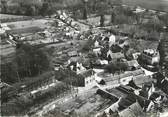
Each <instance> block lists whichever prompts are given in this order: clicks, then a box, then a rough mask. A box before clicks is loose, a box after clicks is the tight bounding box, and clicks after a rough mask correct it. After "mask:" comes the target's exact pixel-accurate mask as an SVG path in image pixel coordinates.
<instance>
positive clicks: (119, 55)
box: [107, 50, 125, 60]
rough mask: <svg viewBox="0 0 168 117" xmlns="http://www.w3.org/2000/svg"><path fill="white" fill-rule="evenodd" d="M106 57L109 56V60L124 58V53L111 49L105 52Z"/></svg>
mask: <svg viewBox="0 0 168 117" xmlns="http://www.w3.org/2000/svg"><path fill="white" fill-rule="evenodd" d="M107 58H111V60H118V59H122V58H125V56H124V54H123V53H121V52H117V53H113V52H112V51H111V50H109V51H108V52H107Z"/></svg>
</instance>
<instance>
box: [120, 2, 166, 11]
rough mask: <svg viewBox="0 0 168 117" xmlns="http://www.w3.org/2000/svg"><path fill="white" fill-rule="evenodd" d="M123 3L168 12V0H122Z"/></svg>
mask: <svg viewBox="0 0 168 117" xmlns="http://www.w3.org/2000/svg"><path fill="white" fill-rule="evenodd" d="M122 1H123V4H127V5H132V6H135V5H137V6H141V7H144V8H148V9H154V10H161V11H166V12H168V0H122Z"/></svg>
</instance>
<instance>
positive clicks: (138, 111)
mask: <svg viewBox="0 0 168 117" xmlns="http://www.w3.org/2000/svg"><path fill="white" fill-rule="evenodd" d="M144 114H145V113H144V112H143V109H142V107H141V106H140V104H139V103H138V102H135V103H133V104H132V105H130V106H129V107H127V108H126V109H124V110H123V111H121V112H119V116H120V117H141V116H143V115H144Z"/></svg>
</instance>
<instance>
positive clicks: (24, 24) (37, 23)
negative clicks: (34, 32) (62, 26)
mask: <svg viewBox="0 0 168 117" xmlns="http://www.w3.org/2000/svg"><path fill="white" fill-rule="evenodd" d="M47 22H48V21H47V20H45V19H38V20H27V21H18V22H9V23H6V24H7V25H8V26H9V27H10V28H11V29H12V30H14V29H21V28H30V27H39V28H45V27H47V25H46V23H47Z"/></svg>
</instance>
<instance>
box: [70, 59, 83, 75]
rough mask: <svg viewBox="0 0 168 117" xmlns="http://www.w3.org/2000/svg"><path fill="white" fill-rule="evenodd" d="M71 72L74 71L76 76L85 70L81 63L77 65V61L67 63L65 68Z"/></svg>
mask: <svg viewBox="0 0 168 117" xmlns="http://www.w3.org/2000/svg"><path fill="white" fill-rule="evenodd" d="M67 67H68V68H69V69H70V70H71V71H75V72H76V74H79V73H81V72H83V71H85V70H86V68H85V67H83V65H82V63H78V62H77V61H68V66H67Z"/></svg>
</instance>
